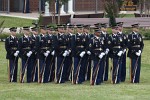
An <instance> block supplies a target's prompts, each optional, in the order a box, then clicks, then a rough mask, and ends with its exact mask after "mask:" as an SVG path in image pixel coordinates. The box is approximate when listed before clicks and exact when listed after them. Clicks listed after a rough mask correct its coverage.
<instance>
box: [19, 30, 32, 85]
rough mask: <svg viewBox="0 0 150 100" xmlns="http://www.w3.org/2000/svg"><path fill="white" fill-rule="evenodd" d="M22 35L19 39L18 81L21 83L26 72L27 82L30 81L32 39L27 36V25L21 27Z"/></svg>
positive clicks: (28, 31) (28, 32)
mask: <svg viewBox="0 0 150 100" xmlns="http://www.w3.org/2000/svg"><path fill="white" fill-rule="evenodd" d="M23 34H24V35H23V36H22V37H21V38H20V39H19V51H20V53H19V56H20V58H21V70H20V71H21V72H20V82H21V83H23V82H24V79H25V75H26V74H27V82H28V83H29V82H32V76H31V68H32V66H31V55H32V53H33V52H32V47H31V46H32V40H31V38H30V36H29V34H30V30H29V27H23ZM26 72H27V73H26Z"/></svg>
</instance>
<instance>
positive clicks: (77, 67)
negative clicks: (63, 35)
mask: <svg viewBox="0 0 150 100" xmlns="http://www.w3.org/2000/svg"><path fill="white" fill-rule="evenodd" d="M85 61H86V60H85V57H83V58H81V57H79V56H77V57H74V70H73V82H74V84H81V83H82V82H83V81H84V80H85Z"/></svg>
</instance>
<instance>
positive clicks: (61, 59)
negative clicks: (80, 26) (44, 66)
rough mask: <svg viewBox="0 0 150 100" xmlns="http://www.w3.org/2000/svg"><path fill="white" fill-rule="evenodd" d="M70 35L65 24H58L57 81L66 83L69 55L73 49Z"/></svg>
mask: <svg viewBox="0 0 150 100" xmlns="http://www.w3.org/2000/svg"><path fill="white" fill-rule="evenodd" d="M69 42H70V41H69V37H68V36H67V35H66V34H65V30H64V26H63V25H58V34H57V42H56V65H55V67H56V68H55V70H56V71H55V81H56V83H64V82H65V81H66V80H65V78H66V70H67V69H68V66H66V63H68V62H67V60H66V59H67V56H68V55H69V54H70V52H71V50H70V49H69V48H70V43H69Z"/></svg>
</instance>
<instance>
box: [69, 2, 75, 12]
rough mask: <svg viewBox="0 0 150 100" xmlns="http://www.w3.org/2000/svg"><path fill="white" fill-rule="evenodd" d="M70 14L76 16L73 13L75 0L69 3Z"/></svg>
mask: <svg viewBox="0 0 150 100" xmlns="http://www.w3.org/2000/svg"><path fill="white" fill-rule="evenodd" d="M68 13H69V14H74V12H73V0H69V1H68Z"/></svg>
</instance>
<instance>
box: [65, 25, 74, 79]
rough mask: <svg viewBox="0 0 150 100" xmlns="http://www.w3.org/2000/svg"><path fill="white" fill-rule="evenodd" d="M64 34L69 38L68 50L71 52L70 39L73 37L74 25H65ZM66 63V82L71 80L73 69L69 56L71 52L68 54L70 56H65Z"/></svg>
mask: <svg viewBox="0 0 150 100" xmlns="http://www.w3.org/2000/svg"><path fill="white" fill-rule="evenodd" d="M66 34H67V36H68V37H69V43H70V46H69V50H71V41H72V37H73V35H74V25H67V28H66ZM66 60H67V61H66V62H67V63H66V66H68V68H67V70H66V80H67V81H68V80H70V81H71V79H72V69H73V66H72V65H73V61H72V56H71V52H70V55H67V59H66Z"/></svg>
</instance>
